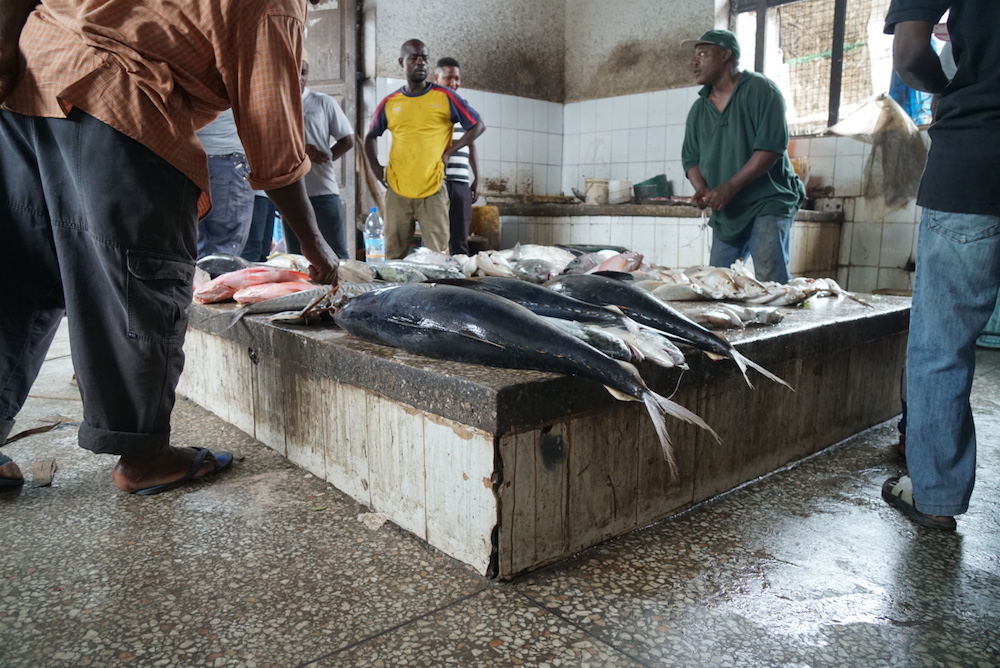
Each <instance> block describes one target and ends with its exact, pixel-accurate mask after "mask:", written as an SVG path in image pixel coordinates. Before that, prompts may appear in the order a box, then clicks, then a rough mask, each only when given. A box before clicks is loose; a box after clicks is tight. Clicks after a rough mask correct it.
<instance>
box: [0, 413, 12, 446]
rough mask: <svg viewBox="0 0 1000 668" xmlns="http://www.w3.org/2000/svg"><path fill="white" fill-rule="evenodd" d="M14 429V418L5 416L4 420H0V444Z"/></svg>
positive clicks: (4, 441)
mask: <svg viewBox="0 0 1000 668" xmlns="http://www.w3.org/2000/svg"><path fill="white" fill-rule="evenodd" d="M12 431H14V419H13V418H7V419H5V420H0V445H3V444H4V443H6V441H7V437H8V436H10V432H12Z"/></svg>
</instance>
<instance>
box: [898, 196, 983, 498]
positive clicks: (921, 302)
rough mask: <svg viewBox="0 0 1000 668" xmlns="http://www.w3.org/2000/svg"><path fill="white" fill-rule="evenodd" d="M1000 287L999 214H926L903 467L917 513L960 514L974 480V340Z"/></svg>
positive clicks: (919, 260) (912, 324) (912, 337)
mask: <svg viewBox="0 0 1000 668" xmlns="http://www.w3.org/2000/svg"><path fill="white" fill-rule="evenodd" d="M998 289H1000V216H995V215H992V216H991V215H977V214H963V213H945V212H941V211H934V210H930V209H925V210H924V212H923V217H922V219H921V221H920V237H919V239H918V241H917V273H916V278H915V281H914V284H913V306H912V309H911V311H910V338H909V343H908V345H907V349H906V395H907V396H906V399H907V401H906V463H907V466H908V468H909V474H910V479H911V480H912V481H913V499H914V502H915V504H916V506H917V510H919V511H920V512H922V513H925V514H927V515H944V516H954V515H960V514H962V513H964V512H966V511H967V510H968V509H969V497H971V496H972V488H973V486H974V485H975V482H976V430H975V426H974V424H973V420H972V407H971V405H970V402H969V397H970V395H971V393H972V375H973V372H974V371H975V367H976V337H977V336H979V333H980V332H982V331H983V327H985V326H986V322H987V321H988V320H989V319H990V315H991V314H992V313H993V307H994V305H995V304H996V300H997V290H998Z"/></svg>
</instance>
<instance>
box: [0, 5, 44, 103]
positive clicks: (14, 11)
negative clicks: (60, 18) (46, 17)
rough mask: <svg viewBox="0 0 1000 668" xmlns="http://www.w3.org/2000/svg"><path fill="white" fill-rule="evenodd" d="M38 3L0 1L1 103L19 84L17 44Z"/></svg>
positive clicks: (19, 62) (19, 65) (19, 58)
mask: <svg viewBox="0 0 1000 668" xmlns="http://www.w3.org/2000/svg"><path fill="white" fill-rule="evenodd" d="M37 4H38V0H6V1H5V2H0V104H2V103H3V101H4V100H6V99H7V96H8V95H10V93H11V91H13V90H14V86H15V85H17V77H18V74H20V67H21V57H20V55H19V53H18V48H17V44H18V41H19V40H20V39H21V30H22V29H23V28H24V24H25V23H26V22H27V21H28V15H29V14H30V13H31V10H33V9H34V8H35V5H37Z"/></svg>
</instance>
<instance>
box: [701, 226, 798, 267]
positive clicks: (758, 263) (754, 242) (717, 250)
mask: <svg viewBox="0 0 1000 668" xmlns="http://www.w3.org/2000/svg"><path fill="white" fill-rule="evenodd" d="M792 220H794V216H770V215H767V216H757V217H756V218H754V220H753V222H752V223H751V224H749V225H747V228H746V229H745V230H744V231H743V232H742V233H741V234H740V236H739V237H737V238H736V239H732V240H730V241H723V240H722V239H719V238H718V237H715V238H714V239H712V254H711V259H709V264H711V265H712V266H713V267H729V266H731V265H732V264H733V263H734V262H736V260H739V259H740V258H746V257H747V256H748V255H749V256H750V257H752V258H753V270H754V275H755V276H756V277H757V280H758V281H776V282H778V283H787V282H788V281H790V280H791V279H792V275H791V274H789V273H788V237H789V234H790V232H791V229H792Z"/></svg>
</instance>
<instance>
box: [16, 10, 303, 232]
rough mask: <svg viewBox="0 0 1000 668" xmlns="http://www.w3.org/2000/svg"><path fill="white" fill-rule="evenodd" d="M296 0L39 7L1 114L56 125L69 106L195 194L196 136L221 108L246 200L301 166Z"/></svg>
mask: <svg viewBox="0 0 1000 668" xmlns="http://www.w3.org/2000/svg"><path fill="white" fill-rule="evenodd" d="M305 17H306V3H305V0H185V2H166V1H162V0H161V1H154V0H146V1H145V2H142V1H140V0H43V1H42V3H41V4H40V5H39V6H38V7H36V8H35V10H34V11H33V12H32V13H31V15H30V16H29V17H28V21H27V24H26V25H25V27H24V31H23V32H22V34H21V40H20V47H21V51H22V53H23V55H24V60H25V64H26V70H25V74H24V77H23V78H22V79H21V82H20V83H19V84H18V86H17V88H15V89H14V91H13V93H12V94H11V95H10V97H8V99H7V101H6V103H5V105H4V106H5V107H6V108H8V109H11V110H13V111H16V112H18V113H22V114H27V115H32V116H49V117H57V118H58V117H61V116H66V115H68V114H69V112H70V110H71V109H72V108H74V107H78V108H79V109H81V110H82V111H84V112H86V113H87V114H89V115H91V116H93V117H94V118H96V119H98V120H100V121H103V122H104V123H106V124H108V125H109V126H111V127H113V128H115V129H116V130H118V131H119V132H121V133H122V134H125V135H127V136H129V137H132V138H133V139H135V140H137V141H138V142H139V143H141V144H143V145H144V146H146V147H148V148H149V149H150V150H152V151H153V152H154V153H156V154H157V155H159V156H160V157H162V158H164V159H165V160H166V161H167V162H169V163H170V164H171V165H173V166H175V167H177V169H178V170H180V171H181V172H183V173H184V174H185V175H187V176H188V177H190V178H191V179H192V181H194V183H195V184H197V185H198V187H199V188H201V195H200V197H199V200H198V211H199V214H200V215H204V214H205V213H206V212H207V211H208V209H209V208H210V200H209V185H208V184H209V180H208V163H207V160H206V158H205V151H204V150H203V149H202V147H201V144H200V143H199V142H198V139H197V138H196V137H195V131H196V130H198V129H200V128H202V127H204V126H205V125H207V124H208V123H209V122H210V121H212V120H213V119H214V118H215V117H216V116H218V115H219V113H220V112H222V111H223V110H225V109H227V108H229V107H232V108H233V113H234V117H235V119H236V126H237V127H238V128H239V134H240V139H241V140H242V142H243V146H244V148H245V149H246V155H247V160H248V162H249V163H250V167H251V170H252V171H251V173H250V176H249V181H250V184H251V185H252V186H253V187H254V188H257V189H273V188H280V187H283V186H287V185H289V184H291V183H294V182H295V181H297V180H298V179H299V178H301V177H302V176H304V175H305V174H306V173H307V172H308V171H309V167H310V163H309V159H308V158H307V157H306V153H305V139H304V135H303V125H302V96H301V88H300V85H299V64H300V61H301V53H302V31H303V25H304V22H305Z"/></svg>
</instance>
